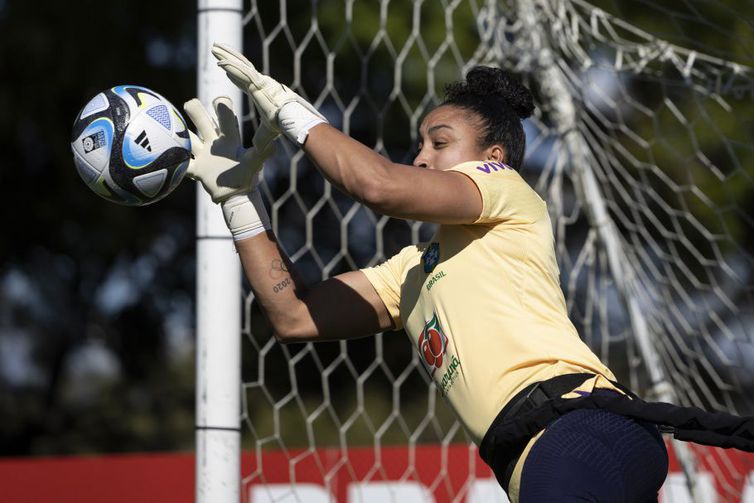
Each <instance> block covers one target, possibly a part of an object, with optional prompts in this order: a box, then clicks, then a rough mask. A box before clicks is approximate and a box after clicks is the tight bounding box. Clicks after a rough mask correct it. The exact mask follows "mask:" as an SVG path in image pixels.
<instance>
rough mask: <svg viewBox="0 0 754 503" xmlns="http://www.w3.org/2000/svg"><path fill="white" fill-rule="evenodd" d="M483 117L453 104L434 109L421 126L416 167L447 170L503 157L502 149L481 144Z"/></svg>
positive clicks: (500, 159)
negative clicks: (480, 135)
mask: <svg viewBox="0 0 754 503" xmlns="http://www.w3.org/2000/svg"><path fill="white" fill-rule="evenodd" d="M480 122H481V120H480V119H479V118H478V117H477V116H476V115H475V114H474V113H473V112H469V111H467V110H464V109H463V108H459V107H456V106H453V105H442V106H440V107H437V108H435V109H434V110H432V111H431V112H430V113H429V114H428V115H427V116H426V117H425V118H424V120H423V121H422V124H421V126H420V127H419V136H420V138H419V153H418V154H417V155H416V158H415V159H414V166H417V167H420V168H428V169H439V170H442V171H444V170H446V169H450V168H452V167H453V166H455V165H457V164H459V163H462V162H466V161H486V160H490V159H494V160H496V161H501V162H502V160H503V151H502V148H501V147H500V146H498V145H493V146H492V147H488V148H486V149H482V148H480V147H479V141H478V135H479V128H480Z"/></svg>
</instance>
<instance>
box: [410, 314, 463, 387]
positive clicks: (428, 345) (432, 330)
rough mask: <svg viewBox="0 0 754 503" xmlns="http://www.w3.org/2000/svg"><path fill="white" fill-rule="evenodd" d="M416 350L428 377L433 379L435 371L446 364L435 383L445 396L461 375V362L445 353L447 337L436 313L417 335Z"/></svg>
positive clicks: (454, 356)
mask: <svg viewBox="0 0 754 503" xmlns="http://www.w3.org/2000/svg"><path fill="white" fill-rule="evenodd" d="M418 349H419V355H421V359H422V363H423V364H424V367H425V368H426V369H427V372H428V373H429V375H430V376H432V377H435V370H437V369H439V368H440V367H442V365H443V363H445V364H446V365H445V371H444V372H443V374H442V376H439V377H437V379H436V382H437V383H438V385H439V386H440V389H441V390H442V393H443V394H444V395H447V393H448V391H449V390H450V388H451V387H452V386H453V384H454V383H455V382H456V380H458V377H459V376H460V375H461V360H460V359H459V358H458V357H457V356H456V355H452V354H448V353H447V349H448V336H447V335H445V332H443V330H442V327H441V326H440V320H439V319H437V313H432V319H431V320H429V321H428V322H427V323H425V324H424V329H423V330H422V333H421V334H420V335H419V348H418Z"/></svg>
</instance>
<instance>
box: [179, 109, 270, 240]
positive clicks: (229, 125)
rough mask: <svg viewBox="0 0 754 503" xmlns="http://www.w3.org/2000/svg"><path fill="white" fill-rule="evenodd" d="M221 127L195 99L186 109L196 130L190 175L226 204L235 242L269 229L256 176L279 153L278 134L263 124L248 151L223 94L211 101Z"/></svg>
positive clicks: (227, 216) (192, 138)
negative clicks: (275, 140)
mask: <svg viewBox="0 0 754 503" xmlns="http://www.w3.org/2000/svg"><path fill="white" fill-rule="evenodd" d="M212 104H213V106H214V108H215V113H216V115H217V124H219V125H216V124H215V121H214V120H212V118H211V117H210V115H209V114H208V113H207V109H205V108H204V105H202V103H201V102H200V101H199V100H198V99H196V98H194V99H192V100H190V101H188V102H186V103H185V104H184V105H183V109H184V110H185V111H186V114H187V115H188V116H189V118H190V119H191V121H192V122H193V123H194V125H195V126H196V130H197V132H198V133H199V137H197V136H196V135H195V134H194V133H193V132H191V131H189V134H190V135H191V153H192V154H193V159H191V161H190V163H189V167H188V171H187V172H186V174H187V175H188V176H189V177H191V178H193V179H194V180H199V181H200V182H201V184H202V186H203V187H204V190H206V191H207V192H208V193H209V195H210V196H211V197H212V201H213V202H215V203H221V204H222V209H223V215H224V216H225V223H226V224H227V225H228V229H230V232H231V234H233V239H235V240H236V241H238V240H241V239H246V238H250V237H252V236H255V235H257V234H259V233H260V232H263V231H265V230H267V229H270V218H269V216H268V215H267V210H265V208H264V204H263V203H262V197H261V195H260V193H259V190H258V189H257V188H256V182H257V178H258V177H257V174H258V173H259V171H260V170H261V169H262V166H263V163H264V161H265V160H267V159H268V158H269V157H270V156H271V155H272V154H273V152H274V150H275V149H274V145H273V143H272V142H273V140H274V139H275V138H276V137H277V133H276V132H274V131H271V130H270V129H269V128H268V127H267V126H265V125H264V124H261V125H260V126H259V128H258V129H257V131H256V134H254V140H253V144H254V146H253V147H251V148H249V149H244V148H243V145H242V142H241V133H240V131H239V129H238V119H237V118H236V114H235V113H234V112H233V102H232V101H231V100H230V98H228V97H225V96H222V97H219V98H216V99H215V100H214V101H213V102H212Z"/></svg>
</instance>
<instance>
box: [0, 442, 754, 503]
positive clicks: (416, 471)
mask: <svg viewBox="0 0 754 503" xmlns="http://www.w3.org/2000/svg"><path fill="white" fill-rule="evenodd" d="M693 448H694V450H695V452H696V453H697V454H698V455H699V459H700V466H699V472H700V473H699V475H698V477H697V488H698V490H699V492H700V494H701V495H702V500H703V501H705V502H709V503H713V502H715V501H717V502H719V503H723V502H743V503H754V455H751V454H745V453H742V452H739V451H734V450H721V449H709V448H703V447H698V446H693ZM670 453H671V457H670V473H669V475H668V480H667V482H666V484H665V487H664V488H663V492H662V493H661V498H660V500H661V501H665V502H673V503H679V502H687V501H688V502H689V503H691V498H690V495H689V493H688V489H687V488H686V485H685V480H684V478H683V475H682V474H681V473H680V467H679V466H678V463H677V461H676V459H675V456H674V455H673V452H672V449H670ZM242 473H243V474H244V479H243V484H242V491H241V493H242V500H243V502H244V503H266V502H268V501H306V502H307V503H318V502H320V501H322V502H328V503H329V502H331V501H336V502H338V503H351V502H357V501H358V502H360V503H369V502H372V501H375V502H385V501H391V500H392V501H396V502H411V503H413V502H415V501H420V500H424V501H428V502H435V503H444V502H449V501H452V500H454V499H455V501H461V502H465V503H483V502H487V501H501V498H503V497H501V493H502V491H501V490H500V488H499V486H497V484H496V482H495V481H494V479H493V478H492V474H491V472H490V470H489V469H488V468H487V467H486V466H485V465H484V463H483V462H482V461H481V459H479V457H478V455H477V452H476V449H475V448H473V447H469V446H467V445H459V444H455V445H450V446H446V447H444V448H443V447H442V446H440V445H421V446H416V447H415V448H413V449H409V448H408V447H406V446H392V447H382V448H380V449H378V450H375V449H373V448H371V447H359V448H352V449H345V450H341V449H313V450H310V451H309V450H291V451H285V452H284V451H279V450H276V451H272V450H269V451H267V450H265V451H260V452H246V453H244V455H243V459H242ZM0 484H1V487H2V492H1V493H0V494H1V495H2V496H0V500H2V501H3V502H10V503H21V502H24V503H25V502H29V503H40V502H46V501H50V502H52V501H54V502H55V503H66V502H72V503H73V502H76V503H90V502H91V503H94V502H97V503H99V502H102V501H107V502H109V503H121V502H122V503H126V502H129V503H131V502H136V501H138V502H142V501H160V502H181V503H183V502H187V501H193V499H194V456H193V454H129V455H110V456H97V457H59V458H11V459H9V458H6V459H0ZM286 496H287V497H288V498H290V499H287V500H286V499H280V498H285V497H286ZM296 498H298V499H296ZM502 501H505V499H502Z"/></svg>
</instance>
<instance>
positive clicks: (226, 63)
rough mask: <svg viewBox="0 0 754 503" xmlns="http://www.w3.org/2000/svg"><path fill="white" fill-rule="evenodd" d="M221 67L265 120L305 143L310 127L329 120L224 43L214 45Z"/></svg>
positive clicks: (301, 143)
mask: <svg viewBox="0 0 754 503" xmlns="http://www.w3.org/2000/svg"><path fill="white" fill-rule="evenodd" d="M212 54H214V56H215V57H216V58H217V60H218V62H217V64H218V66H220V68H222V69H223V70H225V73H226V74H227V75H228V78H229V79H230V80H231V81H232V82H233V83H234V84H235V85H236V86H237V87H239V88H240V89H241V90H242V91H243V92H245V93H247V94H248V95H249V96H251V99H252V100H253V101H254V103H255V104H256V106H257V108H258V109H259V112H260V113H261V115H262V119H263V122H266V123H267V124H269V127H270V128H271V129H273V130H277V131H279V132H284V133H285V134H286V135H287V136H288V137H289V138H290V139H291V140H293V141H295V142H296V143H298V144H299V145H303V144H304V142H305V141H306V137H307V135H308V133H309V130H310V129H311V128H313V127H314V126H316V125H317V124H322V123H327V119H325V117H324V116H323V115H322V114H321V113H319V111H317V109H316V108H314V106H312V104H311V103H309V102H308V101H306V100H305V99H304V98H302V97H301V96H299V95H298V94H296V93H294V92H293V91H291V90H290V89H289V88H288V87H286V86H285V85H283V84H281V83H280V82H278V81H276V80H275V79H273V78H272V77H269V76H267V75H265V74H263V73H260V72H259V71H257V69H256V68H255V67H254V65H253V64H252V63H251V61H249V60H248V59H246V58H245V57H244V55H243V54H241V53H240V52H237V51H234V50H233V49H231V48H230V47H228V46H226V45H222V44H217V43H216V44H214V45H213V46H212Z"/></svg>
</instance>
